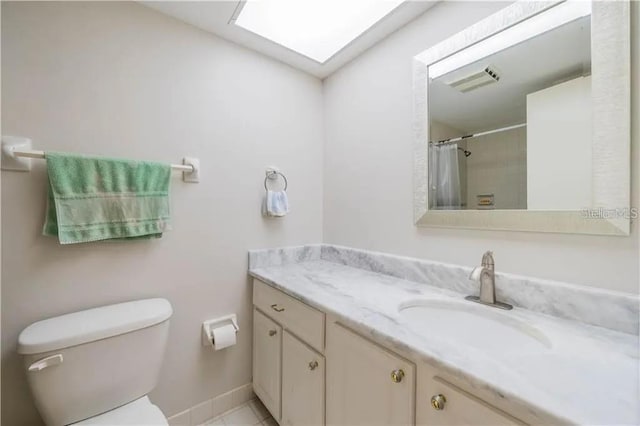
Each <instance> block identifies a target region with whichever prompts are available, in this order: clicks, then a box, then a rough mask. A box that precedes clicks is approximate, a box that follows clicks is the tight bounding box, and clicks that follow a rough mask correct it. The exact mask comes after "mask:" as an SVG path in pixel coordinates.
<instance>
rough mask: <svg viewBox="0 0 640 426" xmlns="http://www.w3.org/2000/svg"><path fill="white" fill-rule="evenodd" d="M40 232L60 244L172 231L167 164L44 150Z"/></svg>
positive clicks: (154, 235)
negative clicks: (44, 195) (45, 175)
mask: <svg viewBox="0 0 640 426" xmlns="http://www.w3.org/2000/svg"><path fill="white" fill-rule="evenodd" d="M45 157H46V159H47V169H48V174H49V194H48V199H47V216H46V219H45V224H44V228H43V230H42V233H43V234H44V235H47V236H57V237H58V239H59V240H60V244H74V243H86V242H90V241H99V240H121V239H138V238H154V237H155V238H160V237H161V236H162V233H163V232H164V231H166V230H168V229H170V224H169V219H170V213H169V182H170V177H171V166H170V165H169V164H162V163H153V162H147V161H133V160H119V159H110V158H100V157H84V156H79V155H72V154H63V153H55V152H48V153H46V154H45Z"/></svg>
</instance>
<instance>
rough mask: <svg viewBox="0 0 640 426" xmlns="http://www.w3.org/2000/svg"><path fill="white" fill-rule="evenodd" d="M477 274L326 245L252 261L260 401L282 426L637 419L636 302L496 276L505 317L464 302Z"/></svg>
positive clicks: (258, 255)
mask: <svg viewBox="0 0 640 426" xmlns="http://www.w3.org/2000/svg"><path fill="white" fill-rule="evenodd" d="M497 269H498V270H499V261H498V267H497ZM470 270H471V268H465V267H459V266H454V265H444V264H439V263H435V262H428V261H419V260H416V259H408V258H401V257H396V256H390V255H383V254H378V253H369V252H364V251H359V250H354V249H348V248H343V247H336V246H327V245H321V246H305V247H298V248H289V249H274V250H262V251H252V252H250V274H251V275H252V276H253V278H254V280H253V304H254V345H253V385H254V390H255V393H256V394H257V396H258V397H259V398H260V399H261V400H262V401H263V403H264V404H265V406H266V407H267V408H268V409H269V411H270V412H271V413H272V415H273V416H274V418H275V419H276V420H278V421H279V423H280V424H282V425H285V424H286V425H302V424H331V425H345V424H394V425H400V424H419V425H435V424H437V425H454V424H459V425H461V424H467V425H468V424H491V425H501V424H574V423H579V424H614V423H615V424H629V423H633V424H635V423H637V422H638V421H639V420H640V414H639V411H640V403H638V401H637V398H636V396H637V394H638V393H637V392H638V389H637V386H638V383H637V380H636V379H637V377H638V337H637V327H638V322H637V318H638V315H637V314H638V299H637V298H634V297H633V296H627V295H623V294H619V293H613V292H604V291H602V290H587V289H582V288H580V287H577V286H571V285H568V284H561V283H549V282H537V281H536V280H526V279H524V278H522V277H515V276H508V275H504V274H496V277H497V281H498V284H497V286H498V295H499V296H500V297H501V298H503V299H504V300H506V301H508V302H510V303H512V304H513V305H514V309H513V310H510V311H503V310H500V309H496V308H492V307H487V306H483V305H479V304H476V303H472V302H470V301H467V300H465V299H464V297H465V295H466V294H465V293H466V291H471V292H473V291H475V292H477V283H474V282H471V281H469V280H468V278H467V277H468V273H469V271H470ZM463 280H466V281H467V282H468V283H467V282H465V281H463ZM518 280H520V281H518ZM507 282H508V283H509V284H510V292H509V291H507V292H504V291H501V289H502V288H506V285H505V283H507ZM501 285H502V286H501ZM503 286H504V287H503ZM545 286H547V287H548V288H547V287H545ZM554 288H555V290H554ZM558 288H560V290H558ZM527 289H528V290H527ZM521 291H522V292H524V293H525V294H524V295H525V296H527V297H528V299H529V301H530V305H529V306H524V307H523V306H522V305H523V303H520V302H521V300H522V299H519V298H518V297H517V295H516V293H518V292H521ZM554 291H555V293H554ZM563 291H564V292H565V294H566V295H567V296H571V292H574V294H573V298H572V299H573V303H572V302H571V301H570V300H565V301H564V302H563V301H558V300H557V299H556V300H554V299H553V298H554V297H558V296H560V295H561V294H560V293H561V292H563ZM527 292H529V293H527ZM545 293H546V295H545ZM514 295H516V296H514ZM547 297H548V298H549V299H545V298H547ZM525 299H526V298H525ZM576 301H577V303H575V302H576ZM524 304H525V305H526V302H525V303H524ZM571 305H574V307H573V308H572V307H571ZM596 306H598V310H599V311H598V312H599V313H595V314H592V316H591V317H589V316H588V315H585V314H584V313H586V312H588V311H591V312H593V311H594V308H595V307H596ZM565 307H566V309H565ZM554 309H556V310H558V311H562V310H564V314H559V315H556V316H553V315H549V313H551V312H552V311H553V310H554ZM610 314H613V315H614V316H616V318H615V319H614V320H613V322H611V323H609V322H607V321H609V320H608V319H607V318H605V315H610ZM634 315H635V318H634ZM569 317H573V318H569ZM578 317H580V318H578ZM588 323H591V324H588ZM612 328H613V329H612ZM634 330H635V334H634ZM603 390H606V394H607V403H606V404H602V395H603V394H602V392H603Z"/></svg>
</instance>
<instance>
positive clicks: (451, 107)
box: [414, 1, 631, 235]
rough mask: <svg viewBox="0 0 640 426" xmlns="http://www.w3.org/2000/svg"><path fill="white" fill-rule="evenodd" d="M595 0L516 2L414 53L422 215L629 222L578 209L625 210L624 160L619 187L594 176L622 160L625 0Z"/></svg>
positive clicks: (618, 230)
mask: <svg viewBox="0 0 640 426" xmlns="http://www.w3.org/2000/svg"><path fill="white" fill-rule="evenodd" d="M599 3H602V2H594V3H593V4H592V3H591V2H585V1H566V2H558V3H554V4H550V3H544V4H542V3H531V2H517V3H515V4H513V5H511V6H509V7H507V8H505V9H504V10H503V11H501V12H499V13H497V14H495V15H492V16H490V17H489V18H487V19H485V20H484V21H481V22H479V23H478V24H476V25H474V26H473V27H470V28H469V29H467V30H465V31H463V32H462V33H459V34H457V35H455V36H453V37H451V38H450V39H449V40H445V41H444V42H442V43H440V44H439V45H436V46H434V47H433V48H431V49H429V50H427V51H425V52H423V53H422V54H421V55H418V56H417V57H416V58H415V59H416V60H415V62H414V104H415V108H414V112H415V114H416V116H415V120H416V129H417V132H416V138H417V140H416V142H417V143H416V154H415V157H416V160H415V172H416V188H415V203H416V206H415V207H416V210H415V211H416V215H417V217H416V221H417V223H418V224H419V225H431V226H465V227H481V228H492V229H513V230H518V229H522V230H540V231H551V232H588V233H610V234H619V235H625V234H627V233H628V226H629V225H628V223H629V217H614V218H613V219H614V220H613V221H612V220H610V219H612V218H611V217H608V218H598V217H596V218H595V219H603V220H604V221H600V222H601V223H599V224H597V225H596V224H595V222H598V220H596V221H595V222H589V221H588V220H589V218H587V219H585V217H587V216H589V214H590V213H591V212H592V211H593V210H594V209H596V208H604V209H606V210H607V211H608V210H609V209H615V210H616V211H617V212H622V211H624V209H625V208H626V209H627V216H630V214H631V212H630V211H628V210H629V208H628V207H629V200H628V188H629V179H630V178H629V170H628V169H627V170H626V172H624V173H619V174H618V179H619V180H618V182H615V184H616V185H618V186H622V187H624V188H626V191H627V194H626V196H625V194H624V191H625V190H624V189H623V190H622V191H618V190H617V189H614V188H613V184H614V182H612V181H611V180H610V179H608V181H607V182H605V180H604V177H603V176H601V174H602V173H603V170H607V173H609V171H610V170H613V169H615V168H616V167H618V168H619V167H623V168H624V167H625V162H626V163H628V162H629V130H628V129H629V125H630V123H629V115H627V116H626V117H625V116H624V114H617V113H616V111H618V112H622V111H626V112H627V114H628V111H629V109H628V108H629V95H628V87H629V67H630V65H629V63H630V62H629V61H630V59H629V50H628V46H629V40H628V20H629V18H628V2H617V6H612V5H609V7H606V6H603V5H602V4H599ZM592 9H593V10H592ZM605 9H606V10H605ZM624 28H627V32H626V34H625V30H624ZM611 37H614V38H615V39H617V41H618V42H621V45H620V46H618V49H617V53H616V54H617V55H618V56H614V55H616V54H614V52H611V51H609V52H607V51H606V50H605V49H611V47H610V46H609V44H610V40H609V41H606V40H608V39H609V38H611ZM607 43H609V44H607ZM625 46H627V48H626V51H625ZM592 50H593V52H592ZM620 61H621V62H622V63H620ZM611 71H615V72H614V73H613V74H612V73H611ZM614 79H615V80H614ZM620 89H621V90H622V91H621V92H620V91H619V90H620ZM608 91H613V92H616V91H618V95H621V94H623V95H624V96H622V97H621V96H617V97H614V96H613V95H612V93H611V92H610V93H607V92H608ZM602 114H604V115H602ZM615 128H617V129H618V130H617V131H614V133H615V134H616V135H615V136H614V134H611V133H609V134H607V135H604V134H602V133H601V132H603V129H608V130H609V131H610V132H611V131H612V129H615ZM616 137H617V139H616ZM603 152H607V153H609V154H610V153H612V152H615V155H614V156H609V157H608V158H603V157H601V156H600V155H599V154H602V153H603ZM615 161H621V163H615ZM605 191H609V192H610V191H614V192H616V195H615V196H614V197H612V196H611V194H609V195H606V194H605V193H604V192H605ZM510 212H511V214H510ZM473 214H475V216H474V215H473ZM445 215H447V216H445ZM623 216H624V215H623ZM591 219H593V218H591ZM607 220H608V224H609V225H613V226H611V227H610V226H607V223H605V222H607Z"/></svg>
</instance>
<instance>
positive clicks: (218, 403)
mask: <svg viewBox="0 0 640 426" xmlns="http://www.w3.org/2000/svg"><path fill="white" fill-rule="evenodd" d="M253 398H255V395H254V393H253V385H252V384H251V383H247V384H246V385H242V386H240V387H237V388H235V389H232V390H230V391H229V392H226V393H223V394H222V395H218V396H216V397H215V398H211V399H208V400H206V401H203V402H200V403H198V404H196V405H194V406H193V407H191V408H188V409H186V410H184V411H181V412H180V413H178V414H174V415H173V416H171V417H169V419H168V421H169V425H171V426H198V425H201V424H203V423H204V422H206V421H207V420H210V419H212V418H214V417H217V416H219V415H220V414H222V413H224V412H226V411H229V410H230V409H232V408H234V407H237V406H239V405H242V404H244V403H245V402H248V401H250V400H252V399H253Z"/></svg>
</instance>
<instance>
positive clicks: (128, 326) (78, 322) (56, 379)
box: [18, 299, 172, 426]
mask: <svg viewBox="0 0 640 426" xmlns="http://www.w3.org/2000/svg"><path fill="white" fill-rule="evenodd" d="M171 314H172V309H171V304H170V303H169V301H167V300H165V299H145V300H137V301H133V302H126V303H119V304H117V305H109V306H102V307H99V308H94V309H88V310H85V311H80V312H74V313H70V314H67V315H62V316H59V317H55V318H49V319H46V320H43V321H39V322H36V323H34V324H32V325H30V326H28V327H27V328H25V329H24V330H23V331H22V333H20V336H19V337H18V353H20V354H21V355H22V356H23V358H24V363H25V367H26V370H27V371H26V374H27V380H28V382H29V386H30V388H31V393H32V394H33V398H34V401H35V404H36V407H37V408H38V411H39V412H40V414H41V416H42V418H43V419H44V421H45V422H46V424H47V425H48V426H62V425H67V424H70V423H74V422H77V421H80V420H83V419H86V418H89V417H93V416H96V415H98V414H100V413H103V412H106V411H109V410H111V409H114V408H116V407H119V406H121V405H124V404H127V403H128V402H131V401H134V400H136V399H138V398H140V397H142V396H144V395H146V394H147V393H149V392H150V391H151V390H152V389H153V388H154V387H155V385H156V382H157V379H158V375H159V372H160V367H161V365H162V359H163V357H164V352H165V346H166V342H167V336H168V332H169V318H170V317H171Z"/></svg>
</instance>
